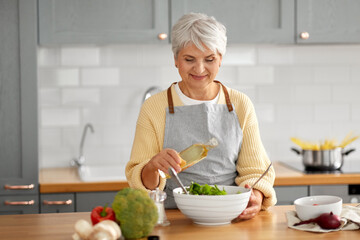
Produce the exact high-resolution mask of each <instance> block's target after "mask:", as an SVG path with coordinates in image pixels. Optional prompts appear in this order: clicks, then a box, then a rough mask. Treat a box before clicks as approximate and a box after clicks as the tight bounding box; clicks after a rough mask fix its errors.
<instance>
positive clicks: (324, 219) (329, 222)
mask: <svg viewBox="0 0 360 240" xmlns="http://www.w3.org/2000/svg"><path fill="white" fill-rule="evenodd" d="M308 223H317V224H318V225H319V226H320V227H321V228H323V229H336V228H338V227H340V225H341V221H340V218H339V216H337V215H335V214H333V212H330V213H323V214H321V215H320V216H318V217H317V218H313V219H309V220H306V221H301V222H299V223H295V224H294V226H298V225H302V224H308Z"/></svg>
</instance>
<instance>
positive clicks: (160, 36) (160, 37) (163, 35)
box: [158, 33, 168, 40]
mask: <svg viewBox="0 0 360 240" xmlns="http://www.w3.org/2000/svg"><path fill="white" fill-rule="evenodd" d="M167 37H168V35H167V34H166V33H159V35H158V38H159V39H160V40H165V39H167Z"/></svg>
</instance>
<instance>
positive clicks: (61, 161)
mask: <svg viewBox="0 0 360 240" xmlns="http://www.w3.org/2000/svg"><path fill="white" fill-rule="evenodd" d="M40 153H41V154H40V163H39V167H40V168H54V167H69V166H70V161H71V160H72V159H73V158H74V157H75V156H76V154H75V152H74V150H73V149H70V148H66V147H60V146H51V147H47V146H40Z"/></svg>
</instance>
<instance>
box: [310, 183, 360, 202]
mask: <svg viewBox="0 0 360 240" xmlns="http://www.w3.org/2000/svg"><path fill="white" fill-rule="evenodd" d="M354 189H356V190H357V191H352V190H354ZM315 195H332V196H338V197H341V198H342V199H343V203H358V202H360V185H312V186H310V196H315Z"/></svg>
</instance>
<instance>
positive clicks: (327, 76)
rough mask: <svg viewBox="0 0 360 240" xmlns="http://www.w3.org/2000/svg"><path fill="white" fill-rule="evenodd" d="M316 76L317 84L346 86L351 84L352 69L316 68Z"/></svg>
mask: <svg viewBox="0 0 360 240" xmlns="http://www.w3.org/2000/svg"><path fill="white" fill-rule="evenodd" d="M314 75H315V76H314V78H315V83H322V84H330V83H340V84H346V83H349V82H350V67H334V66H332V67H316V68H314Z"/></svg>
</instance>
